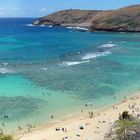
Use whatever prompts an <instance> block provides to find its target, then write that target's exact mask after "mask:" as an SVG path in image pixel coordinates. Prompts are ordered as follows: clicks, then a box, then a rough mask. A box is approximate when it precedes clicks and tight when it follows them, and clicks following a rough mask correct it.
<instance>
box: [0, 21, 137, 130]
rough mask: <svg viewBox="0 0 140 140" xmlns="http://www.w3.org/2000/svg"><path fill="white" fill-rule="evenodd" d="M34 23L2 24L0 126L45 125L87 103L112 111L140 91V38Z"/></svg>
mask: <svg viewBox="0 0 140 140" xmlns="http://www.w3.org/2000/svg"><path fill="white" fill-rule="evenodd" d="M33 20H34V19H29V18H22V19H21V18H11V19H10V18H8V19H6V18H4V19H0V106H1V107H0V121H1V122H4V123H6V128H9V129H10V130H12V129H13V127H14V128H15V129H16V128H17V127H18V125H22V126H25V125H26V123H33V124H41V123H44V122H46V121H48V120H50V115H51V114H54V115H56V116H63V115H66V114H68V113H71V112H73V111H77V110H79V109H81V108H84V105H85V103H92V104H93V105H94V107H95V108H97V107H104V106H108V105H110V104H113V103H115V102H117V101H118V100H121V99H123V97H124V96H130V95H133V94H134V93H135V92H137V91H139V90H140V88H139V84H140V79H139V78H140V34H138V33H111V32H110V33H109V32H92V33H91V32H83V31H77V30H75V29H68V28H63V27H42V26H31V23H32V21H33ZM114 96H115V97H117V99H116V101H114V100H113V99H114ZM37 114H40V115H37ZM4 115H8V116H9V119H8V120H5V119H4ZM3 129H4V128H3Z"/></svg>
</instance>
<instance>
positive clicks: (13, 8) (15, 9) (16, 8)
mask: <svg viewBox="0 0 140 140" xmlns="http://www.w3.org/2000/svg"><path fill="white" fill-rule="evenodd" d="M9 9H10V10H13V11H17V10H20V8H19V7H10V8H9Z"/></svg>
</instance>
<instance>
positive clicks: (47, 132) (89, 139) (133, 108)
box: [18, 96, 140, 140]
mask: <svg viewBox="0 0 140 140" xmlns="http://www.w3.org/2000/svg"><path fill="white" fill-rule="evenodd" d="M124 110H127V111H129V112H130V113H133V115H137V114H139V111H140V96H135V97H131V98H130V99H125V98H124V100H123V101H122V102H121V103H120V104H118V105H115V106H113V107H110V108H107V109H104V110H102V111H99V112H96V113H94V116H93V118H90V117H89V113H88V112H87V111H86V112H84V113H79V114H75V115H74V116H73V117H70V118H68V119H63V120H61V122H59V123H56V124H55V125H51V126H45V127H43V128H40V129H36V130H32V131H31V132H29V133H25V134H24V135H20V137H21V138H20V140H103V139H104V136H105V134H107V133H108V132H109V131H110V128H111V126H112V124H113V123H114V122H115V120H117V119H118V117H119V113H122V112H123V111H124ZM80 127H83V129H80ZM56 128H58V129H60V130H59V131H56V130H55V129H56ZM62 128H66V132H63V131H62ZM18 137H19V135H18Z"/></svg>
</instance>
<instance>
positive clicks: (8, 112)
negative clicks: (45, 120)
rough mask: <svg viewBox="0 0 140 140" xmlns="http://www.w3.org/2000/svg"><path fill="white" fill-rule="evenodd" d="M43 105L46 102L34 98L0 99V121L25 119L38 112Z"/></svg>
mask: <svg viewBox="0 0 140 140" xmlns="http://www.w3.org/2000/svg"><path fill="white" fill-rule="evenodd" d="M43 104H46V102H44V101H42V100H40V99H36V98H26V97H0V119H1V120H5V119H6V120H7V121H10V120H12V121H13V120H16V119H21V118H25V117H27V116H29V115H31V114H32V113H34V112H35V111H38V109H39V107H40V106H41V105H43ZM5 116H6V117H5Z"/></svg>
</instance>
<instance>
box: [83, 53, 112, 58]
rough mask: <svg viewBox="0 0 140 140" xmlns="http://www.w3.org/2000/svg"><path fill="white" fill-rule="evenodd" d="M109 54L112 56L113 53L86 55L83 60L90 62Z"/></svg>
mask: <svg viewBox="0 0 140 140" xmlns="http://www.w3.org/2000/svg"><path fill="white" fill-rule="evenodd" d="M108 54H111V52H109V51H106V52H96V53H89V54H86V55H85V56H83V57H82V59H83V60H89V59H94V58H97V57H101V56H106V55H108Z"/></svg>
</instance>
